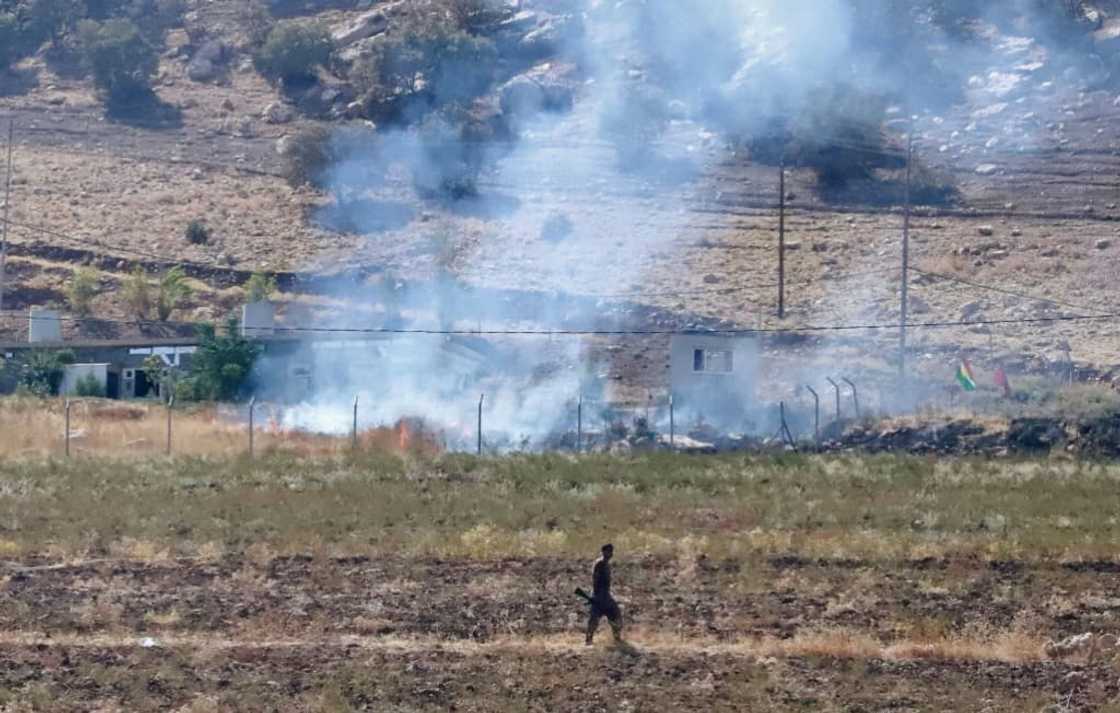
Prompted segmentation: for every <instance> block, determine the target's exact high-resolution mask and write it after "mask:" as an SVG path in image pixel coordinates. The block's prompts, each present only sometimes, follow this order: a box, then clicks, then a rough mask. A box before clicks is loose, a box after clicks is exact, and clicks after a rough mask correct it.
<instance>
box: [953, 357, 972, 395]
mask: <svg viewBox="0 0 1120 713" xmlns="http://www.w3.org/2000/svg"><path fill="white" fill-rule="evenodd" d="M957 381H958V382H960V385H961V388H962V389H964V390H965V391H976V375H975V374H973V373H972V365H971V364H969V363H968V359H961V365H960V366H958V367H957Z"/></svg>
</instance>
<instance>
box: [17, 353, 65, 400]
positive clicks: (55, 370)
mask: <svg viewBox="0 0 1120 713" xmlns="http://www.w3.org/2000/svg"><path fill="white" fill-rule="evenodd" d="M74 359H75V356H74V352H72V351H70V350H69V349H60V350H45V349H44V350H35V351H33V352H31V353H30V354H29V355H28V357H27V360H26V361H25V362H24V363H23V368H22V369H21V370H20V376H19V386H20V389H21V390H22V391H27V392H29V393H32V394H35V395H36V396H57V395H58V388H59V387H60V386H61V385H62V378H63V376H65V374H66V366H67V365H68V364H73V363H74Z"/></svg>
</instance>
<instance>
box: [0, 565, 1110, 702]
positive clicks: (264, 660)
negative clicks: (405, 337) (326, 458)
mask: <svg viewBox="0 0 1120 713" xmlns="http://www.w3.org/2000/svg"><path fill="white" fill-rule="evenodd" d="M2 571H3V572H4V577H3V578H2V579H0V583H2V585H0V586H2V588H3V594H4V595H3V598H2V599H0V640H3V641H4V646H2V647H0V701H3V700H5V698H4V697H5V696H7V699H6V700H7V701H10V702H15V701H30V702H32V704H33V705H37V706H38V707H34V708H32V709H33V710H118V708H114V707H112V706H121V707H122V708H119V709H123V710H173V709H179V708H180V707H182V708H181V709H182V710H394V711H420V710H461V711H496V710H547V711H577V710H578V711H586V710H599V711H608V710H610V711H614V710H634V711H638V710H659V711H684V710H694V709H700V710H728V711H730V710H745V709H750V710H805V709H829V710H832V709H835V710H868V711H870V710H915V711H917V710H931V711H932V710H978V709H980V708H983V709H984V710H991V711H1012V710H1014V711H1041V710H1043V709H1044V707H1045V706H1047V705H1050V704H1057V703H1061V704H1063V705H1066V706H1068V707H1067V708H1065V710H1100V709H1101V708H1100V706H1102V705H1104V704H1106V703H1107V702H1108V701H1115V700H1116V696H1117V694H1118V693H1120V685H1118V681H1117V674H1116V668H1115V667H1114V665H1113V664H1111V663H1109V662H1108V661H1105V660H1093V661H1088V660H1083V659H1076V660H1066V661H1052V660H1049V659H1047V658H1046V657H1045V656H1044V655H1043V654H1042V653H1041V652H1040V651H1026V652H1025V653H1024V652H1020V654H1019V655H1017V656H1011V657H1007V656H1001V655H1000V654H998V653H996V651H995V645H993V652H992V654H991V655H990V656H988V655H984V656H977V655H976V654H975V652H973V653H972V654H971V655H970V654H965V653H962V654H961V655H960V656H955V657H946V656H932V655H920V654H919V655H891V656H886V655H884V656H874V655H871V656H867V655H860V654H852V653H850V652H848V653H845V650H844V648H843V647H842V646H836V647H835V648H834V649H828V648H827V647H825V648H822V649H821V650H813V649H812V648H811V647H808V648H804V649H797V648H796V647H792V648H789V649H786V650H781V649H780V648H777V647H778V646H779V645H778V644H774V645H773V646H771V648H770V649H765V648H764V647H763V646H762V645H761V644H759V643H758V642H761V641H767V640H772V641H776V642H779V643H780V642H797V641H798V640H799V638H801V637H806V636H811V635H813V634H815V633H819V632H822V631H832V632H847V633H848V634H850V635H852V636H863V637H871V638H873V639H875V640H878V641H881V642H882V643H883V645H884V646H889V645H891V644H895V643H903V642H908V641H922V640H937V639H941V640H944V639H950V638H952V637H954V636H959V637H963V638H967V637H969V636H972V637H973V638H976V637H980V638H983V637H984V636H985V633H987V634H992V633H994V632H1006V631H1017V632H1020V633H1022V634H1023V635H1024V636H1026V635H1028V634H1029V637H1030V638H1031V640H1032V641H1039V642H1043V641H1045V640H1046V639H1048V638H1062V637H1065V636H1068V635H1071V634H1077V633H1082V632H1086V631H1093V632H1098V633H1107V632H1112V633H1120V625H1118V624H1117V623H1116V622H1117V616H1116V615H1117V613H1120V599H1117V598H1116V597H1115V593H1116V592H1117V590H1118V587H1120V567H1117V566H1116V565H1115V564H1114V563H1096V564H1094V563H1079V564H1069V565H1063V564H1056V563H1047V564H1040V565H1027V564H1022V563H1016V562H1005V563H993V564H988V563H982V562H978V561H936V560H930V561H914V562H896V563H886V562H855V561H827V560H826V561H804V560H799V559H791V558H787V559H781V558H779V559H771V560H759V561H726V562H709V561H706V560H703V559H701V560H698V561H683V560H663V559H656V558H649V559H644V560H641V561H638V562H622V563H620V564H619V565H618V567H617V569H616V573H615V579H616V581H617V586H616V590H617V595H618V597H619V600H620V603H621V604H622V607H623V609H624V611H625V613H626V617H627V621H628V627H629V629H628V630H629V631H630V632H631V637H630V638H631V640H632V643H633V648H632V649H615V648H611V647H610V646H609V645H608V644H606V643H604V644H602V645H597V646H596V647H593V648H591V649H585V647H584V646H583V645H582V641H581V633H580V632H581V627H582V617H583V608H582V607H581V605H580V604H579V602H578V601H577V600H576V599H575V598H574V596H573V595H572V594H571V591H572V588H573V587H574V586H575V585H576V584H579V583H582V580H583V579H584V578H585V576H586V575H587V572H586V563H583V562H575V561H569V560H553V559H536V558H529V559H519V560H504V561H471V560H434V559H433V560H429V559H421V560H411V559H403V558H400V559H393V558H384V559H368V558H351V559H324V558H316V557H310V556H305V557H288V558H265V557H261V556H226V557H223V558H221V559H217V560H214V561H210V562H192V561H178V562H176V561H163V562H153V563H147V564H145V563H141V562H128V561H110V560H104V561H92V562H89V563H85V564H82V563H77V564H73V565H65V564H63V565H54V564H49V563H45V562H43V561H27V562H24V563H21V564H16V563H7V564H5V565H3V569H2ZM604 629H605V627H604ZM600 638H603V639H604V640H609V635H608V634H607V633H606V631H604V632H603V633H602V634H601V636H600ZM752 641H753V642H755V643H754V644H750V643H746V642H752ZM1039 648H1041V646H1039ZM980 701H983V704H982V705H981V704H980ZM192 705H193V706H194V707H191V708H188V707H187V706H192ZM205 706H210V707H205ZM332 706H333V707H332ZM977 706H980V708H978V707H977ZM16 710H21V709H16Z"/></svg>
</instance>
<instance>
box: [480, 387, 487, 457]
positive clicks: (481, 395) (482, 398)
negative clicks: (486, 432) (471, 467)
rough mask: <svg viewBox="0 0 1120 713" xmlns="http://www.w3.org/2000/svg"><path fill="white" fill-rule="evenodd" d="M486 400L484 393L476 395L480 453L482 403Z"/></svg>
mask: <svg viewBox="0 0 1120 713" xmlns="http://www.w3.org/2000/svg"><path fill="white" fill-rule="evenodd" d="M485 400H486V394H480V395H479V397H478V454H479V455H482V403H483V402H484V401H485Z"/></svg>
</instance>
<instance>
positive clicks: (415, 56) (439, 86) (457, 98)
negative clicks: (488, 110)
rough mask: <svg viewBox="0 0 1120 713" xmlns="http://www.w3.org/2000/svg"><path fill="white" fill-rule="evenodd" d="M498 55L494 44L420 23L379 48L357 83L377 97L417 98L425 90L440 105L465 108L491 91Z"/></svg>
mask: <svg viewBox="0 0 1120 713" xmlns="http://www.w3.org/2000/svg"><path fill="white" fill-rule="evenodd" d="M497 54H498V53H497V48H496V47H495V45H494V42H493V41H492V40H490V39H489V38H486V37H478V36H475V35H471V34H468V33H466V32H463V31H461V30H454V29H449V28H447V27H442V26H439V25H435V26H429V25H421V24H419V23H416V24H415V25H414V26H413V27H412V28H410V29H408V30H407V31H405V32H402V33H400V34H397V35H392V36H390V37H387V38H386V39H385V40H384V41H382V42H379V43H378V44H377V46H376V47H375V49H374V53H373V55H372V56H371V57H370V59H369V63H368V64H367V65H366V67H365V68H364V69H363V70H361V71H360V72H359V77H358V82H359V84H360V85H362V86H363V87H364V88H365V89H366V91H367V92H368V93H369V94H371V95H372V96H374V97H378V96H381V97H391V96H397V95H401V94H415V93H417V92H419V91H420V89H421V86H423V87H424V92H425V93H426V94H429V95H431V96H432V97H433V98H434V99H435V100H436V103H437V104H440V103H448V102H462V101H465V100H467V99H470V98H472V97H476V96H478V95H479V94H480V93H481V92H483V91H484V90H485V89H486V88H487V87H488V86H489V84H490V80H491V79H492V76H493V67H494V63H495V61H496V59H497Z"/></svg>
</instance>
